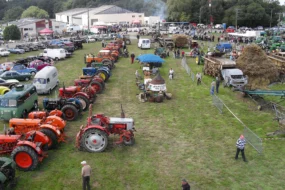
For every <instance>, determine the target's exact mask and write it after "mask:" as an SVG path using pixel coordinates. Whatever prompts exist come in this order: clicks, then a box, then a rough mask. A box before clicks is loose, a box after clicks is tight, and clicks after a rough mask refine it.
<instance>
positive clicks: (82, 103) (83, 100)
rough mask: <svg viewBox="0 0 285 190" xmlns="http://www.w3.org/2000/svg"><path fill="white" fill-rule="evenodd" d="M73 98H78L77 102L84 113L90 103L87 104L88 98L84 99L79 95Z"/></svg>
mask: <svg viewBox="0 0 285 190" xmlns="http://www.w3.org/2000/svg"><path fill="white" fill-rule="evenodd" d="M74 98H78V99H79V101H80V103H81V105H82V110H83V111H86V110H87V109H88V108H89V105H90V103H89V100H88V98H86V97H85V96H81V95H77V96H75V97H74Z"/></svg>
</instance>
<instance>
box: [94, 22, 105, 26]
mask: <svg viewBox="0 0 285 190" xmlns="http://www.w3.org/2000/svg"><path fill="white" fill-rule="evenodd" d="M93 25H95V26H107V24H106V23H105V22H102V21H99V22H95V23H93Z"/></svg>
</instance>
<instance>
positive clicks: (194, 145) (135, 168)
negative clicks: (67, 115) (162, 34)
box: [0, 40, 285, 190]
mask: <svg viewBox="0 0 285 190" xmlns="http://www.w3.org/2000/svg"><path fill="white" fill-rule="evenodd" d="M100 45H101V44H100V43H97V44H85V45H84V49H83V50H78V51H76V52H75V53H74V56H73V58H70V59H66V60H64V61H60V62H58V63H57V64H56V67H57V68H58V70H59V76H60V81H61V82H64V83H65V84H66V85H72V84H73V80H74V79H76V78H78V77H79V75H81V74H82V67H83V66H84V64H83V55H84V54H85V53H97V52H98V51H99V49H100ZM128 48H129V52H135V54H136V55H139V54H140V53H152V52H153V50H144V51H141V50H139V49H138V48H137V47H136V41H135V40H134V41H133V45H131V46H129V47H128ZM186 51H187V50H186ZM30 54H33V53H30ZM25 56H26V54H25ZM11 58H15V56H13V57H12V56H11ZM0 62H3V58H0ZM180 62H181V60H180V59H173V58H167V59H166V62H165V64H164V65H163V67H162V68H161V69H160V71H161V73H162V76H163V77H164V78H165V80H166V84H167V89H168V91H169V92H171V93H172V94H173V99H172V100H165V101H164V102H163V103H160V104H158V103H140V102H139V101H138V98H137V97H136V94H138V93H139V90H138V88H137V87H136V85H135V70H139V69H140V66H139V64H138V63H135V64H130V58H128V59H127V58H120V60H119V62H118V63H117V64H116V68H115V69H114V70H113V71H112V77H111V78H110V80H109V81H108V82H107V84H106V90H105V91H104V92H103V94H100V95H98V98H97V101H96V103H95V104H94V107H93V110H94V112H93V113H98V112H103V113H105V114H106V115H109V116H120V104H123V107H124V110H125V113H126V116H127V117H133V118H134V119H135V123H136V126H135V127H136V129H137V132H136V133H135V137H136V145H135V146H133V147H125V146H116V145H113V143H114V142H115V141H116V140H117V138H118V137H117V136H115V137H114V136H113V135H112V136H110V138H109V139H110V141H109V145H108V148H107V150H106V151H105V152H103V153H97V154H91V153H87V152H80V151H78V150H77V149H75V147H74V144H75V135H76V133H77V131H78V130H79V127H80V125H83V124H85V123H86V117H87V113H84V115H83V116H82V117H81V118H80V119H79V120H78V121H76V122H68V123H67V126H66V135H67V140H66V143H62V144H61V145H60V146H59V148H58V149H56V150H52V151H49V156H48V158H46V159H44V160H43V162H42V164H40V166H39V167H38V168H37V169H36V170H35V171H32V172H20V171H18V172H17V176H18V177H19V183H18V185H17V188H16V189H19V190H31V189H35V190H37V189H41V190H78V189H80V188H81V176H80V172H81V165H80V162H81V161H82V160H86V161H87V162H88V163H89V164H90V165H91V167H92V168H93V175H92V177H91V182H92V187H93V188H92V189H100V190H110V189H116V190H125V189H126V190H138V189H143V190H154V189H161V190H165V189H171V190H172V189H180V188H181V187H180V186H181V179H182V178H186V179H187V180H189V182H190V184H191V187H192V189H219V190H220V189H266V190H268V189H274V190H275V189H284V187H283V181H284V172H285V169H284V168H285V159H284V156H283V155H284V154H285V149H284V141H278V140H271V141H264V144H263V147H264V154H263V155H259V154H258V153H257V152H256V151H255V150H254V149H253V148H252V147H251V146H250V145H247V146H246V157H247V159H248V161H249V162H248V163H244V162H243V161H242V159H241V158H240V159H239V160H238V161H236V160H235V159H234V155H235V151H236V147H235V143H236V140H237V138H238V137H239V135H240V134H241V133H242V131H243V127H242V125H241V124H240V123H239V122H238V121H237V120H236V119H235V118H234V117H233V116H232V115H231V114H230V113H229V112H228V111H227V110H226V109H225V108H224V114H220V113H219V112H218V110H217V109H216V108H215V107H214V106H213V105H212V99H211V97H210V92H209V91H210V82H211V80H212V79H211V78H210V77H208V76H204V77H203V82H204V83H205V84H206V86H205V85H202V86H196V83H194V82H192V81H191V79H190V77H189V76H188V75H187V74H186V71H185V70H184V69H183V68H182V66H181V65H180ZM188 63H189V66H190V67H191V69H193V71H195V73H196V72H198V71H201V70H202V66H197V65H196V64H194V60H192V59H189V60H188ZM170 67H172V68H173V69H174V71H175V78H174V80H172V81H170V80H169V79H168V76H167V73H168V70H169V68H170ZM140 71H141V70H140ZM42 97H43V96H41V98H42ZM219 97H220V98H221V99H222V100H223V101H224V102H225V103H226V105H227V106H229V108H230V109H231V110H232V111H233V112H234V113H235V114H236V115H237V116H238V117H239V118H240V119H241V120H242V121H243V122H244V123H245V124H246V125H247V126H248V127H250V128H251V129H252V130H253V131H254V132H255V133H256V134H258V135H259V136H260V137H262V138H264V137H266V133H267V132H272V131H275V130H277V129H278V124H277V122H276V121H274V120H272V119H273V117H274V116H273V115H272V114H271V113H267V112H261V111H257V110H256V105H255V104H254V103H253V102H251V101H250V100H249V99H243V98H242V97H240V95H239V93H234V92H232V91H231V90H230V89H228V88H223V87H221V88H220V94H219ZM1 124H2V123H1ZM1 124H0V125H1ZM282 187H283V188H282Z"/></svg>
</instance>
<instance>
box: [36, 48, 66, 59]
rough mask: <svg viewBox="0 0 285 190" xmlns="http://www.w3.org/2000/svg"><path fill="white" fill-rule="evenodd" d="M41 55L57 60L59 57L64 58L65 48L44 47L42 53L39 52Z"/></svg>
mask: <svg viewBox="0 0 285 190" xmlns="http://www.w3.org/2000/svg"><path fill="white" fill-rule="evenodd" d="M41 55H42V56H47V57H51V58H52V59H54V60H56V61H58V60H60V59H65V58H66V54H65V49H62V48H61V49H44V53H42V54H41Z"/></svg>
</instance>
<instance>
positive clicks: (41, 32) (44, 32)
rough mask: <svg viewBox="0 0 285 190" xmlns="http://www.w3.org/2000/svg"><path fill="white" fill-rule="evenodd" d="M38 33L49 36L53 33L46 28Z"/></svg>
mask: <svg viewBox="0 0 285 190" xmlns="http://www.w3.org/2000/svg"><path fill="white" fill-rule="evenodd" d="M39 33H40V34H41V35H50V34H52V33H53V31H52V30H50V29H48V28H45V29H43V30H41V31H39Z"/></svg>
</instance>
